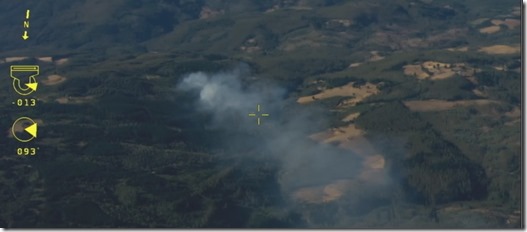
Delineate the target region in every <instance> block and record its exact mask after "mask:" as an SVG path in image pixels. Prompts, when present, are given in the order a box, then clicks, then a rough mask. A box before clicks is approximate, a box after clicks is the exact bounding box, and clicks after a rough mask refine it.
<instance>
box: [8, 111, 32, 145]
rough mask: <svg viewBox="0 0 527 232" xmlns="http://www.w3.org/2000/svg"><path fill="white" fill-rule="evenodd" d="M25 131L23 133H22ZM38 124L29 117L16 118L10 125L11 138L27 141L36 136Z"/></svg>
mask: <svg viewBox="0 0 527 232" xmlns="http://www.w3.org/2000/svg"><path fill="white" fill-rule="evenodd" d="M23 132H25V133H23ZM37 132H38V124H37V123H36V122H35V121H34V120H33V119H31V118H28V117H21V118H18V119H17V120H16V121H15V122H14V123H13V126H11V133H12V134H13V138H15V139H16V140H18V141H19V142H23V143H27V142H29V141H31V140H33V139H34V138H36V137H37Z"/></svg>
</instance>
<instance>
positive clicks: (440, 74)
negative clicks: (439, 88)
mask: <svg viewBox="0 0 527 232" xmlns="http://www.w3.org/2000/svg"><path fill="white" fill-rule="evenodd" d="M403 72H404V74H405V75H408V76H414V77H416V78H417V79H420V80H422V79H431V80H441V79H446V78H450V77H453V76H454V75H455V74H459V75H461V76H471V75H473V74H474V72H475V70H474V69H473V68H471V67H468V66H467V65H466V64H464V63H455V64H449V63H441V62H437V61H425V62H423V63H422V64H411V65H405V66H403Z"/></svg>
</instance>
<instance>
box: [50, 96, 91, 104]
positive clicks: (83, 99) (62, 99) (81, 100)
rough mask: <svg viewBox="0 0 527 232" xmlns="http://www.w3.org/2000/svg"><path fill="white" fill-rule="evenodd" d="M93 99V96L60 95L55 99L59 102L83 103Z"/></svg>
mask: <svg viewBox="0 0 527 232" xmlns="http://www.w3.org/2000/svg"><path fill="white" fill-rule="evenodd" d="M93 99H95V96H86V97H60V98H57V99H56V100H55V101H56V102H58V103H60V104H84V103H88V102H90V101H92V100H93Z"/></svg>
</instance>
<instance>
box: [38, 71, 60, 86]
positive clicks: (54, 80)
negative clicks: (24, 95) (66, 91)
mask: <svg viewBox="0 0 527 232" xmlns="http://www.w3.org/2000/svg"><path fill="white" fill-rule="evenodd" d="M64 81H66V77H63V76H60V75H55V74H53V75H49V76H48V78H47V79H45V80H43V81H42V84H44V85H48V86H49V85H58V84H60V83H62V82H64Z"/></svg>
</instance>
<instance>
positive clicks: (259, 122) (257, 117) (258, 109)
mask: <svg viewBox="0 0 527 232" xmlns="http://www.w3.org/2000/svg"><path fill="white" fill-rule="evenodd" d="M256 110H257V112H260V105H256ZM249 117H256V123H257V124H258V126H259V125H261V124H262V123H261V121H262V120H261V118H260V117H269V114H260V115H258V114H255V113H250V114H249Z"/></svg>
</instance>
